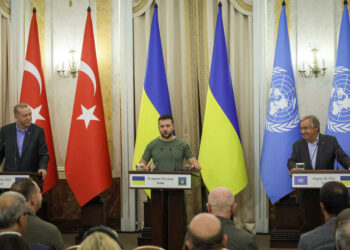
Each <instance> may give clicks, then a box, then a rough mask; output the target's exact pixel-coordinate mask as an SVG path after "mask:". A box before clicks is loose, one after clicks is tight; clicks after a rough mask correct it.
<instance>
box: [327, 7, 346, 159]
mask: <svg viewBox="0 0 350 250" xmlns="http://www.w3.org/2000/svg"><path fill="white" fill-rule="evenodd" d="M326 134H328V135H332V136H335V137H336V138H337V140H338V142H339V144H340V146H341V147H342V148H343V149H344V151H345V153H347V154H348V155H350V23H349V12H348V4H347V3H346V2H345V3H344V12H343V17H342V21H341V26H340V32H339V41H338V53H337V61H336V64H335V71H334V78H333V83H332V91H331V98H330V102H329V111H328V120H327V126H326Z"/></svg>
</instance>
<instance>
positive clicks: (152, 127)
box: [133, 4, 172, 169]
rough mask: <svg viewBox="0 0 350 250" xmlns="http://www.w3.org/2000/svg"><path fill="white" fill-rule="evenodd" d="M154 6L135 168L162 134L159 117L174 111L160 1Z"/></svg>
mask: <svg viewBox="0 0 350 250" xmlns="http://www.w3.org/2000/svg"><path fill="white" fill-rule="evenodd" d="M154 7H155V8H154V12H153V19H152V26H151V34H150V39H149V47H148V56H147V68H146V75H145V84H144V89H143V92H142V97H141V104H140V113H139V121H138V126H137V134H136V142H135V151H134V159H133V169H135V168H136V164H137V163H138V162H139V161H140V159H141V157H142V155H143V152H144V151H145V149H146V146H147V144H148V143H149V142H150V141H152V140H153V139H155V138H156V137H158V136H159V131H158V118H159V116H160V115H166V114H168V115H171V114H172V112H171V105H170V98H169V91H168V83H167V80H166V74H165V66H164V60H163V51H162V43H161V40H160V33H159V24H158V6H157V4H155V5H154Z"/></svg>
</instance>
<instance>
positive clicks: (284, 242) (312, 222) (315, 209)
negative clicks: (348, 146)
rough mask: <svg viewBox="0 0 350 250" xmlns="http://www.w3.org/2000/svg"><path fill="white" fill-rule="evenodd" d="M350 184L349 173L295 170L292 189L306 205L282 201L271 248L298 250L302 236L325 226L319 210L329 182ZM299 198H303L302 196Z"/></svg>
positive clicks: (286, 199) (275, 207)
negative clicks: (323, 190) (326, 184)
mask: <svg viewBox="0 0 350 250" xmlns="http://www.w3.org/2000/svg"><path fill="white" fill-rule="evenodd" d="M347 180H350V171H347V170H293V171H292V188H294V189H296V190H297V192H302V193H303V194H302V195H303V200H304V201H305V203H304V204H297V203H296V202H295V199H291V198H290V197H288V196H286V197H284V198H282V199H281V200H280V201H279V203H278V204H277V205H275V206H274V209H275V211H276V212H275V218H274V220H275V224H276V225H275V228H274V229H273V230H272V232H271V238H270V247H273V248H275V247H277V248H284V247H287V248H296V247H297V243H298V241H299V237H300V234H301V233H303V232H308V231H310V230H313V229H314V228H316V227H318V226H320V225H322V224H323V223H324V218H323V215H322V213H321V208H320V189H321V187H322V186H323V184H325V183H326V182H329V181H338V182H343V183H344V184H345V186H347V187H348V188H350V185H347V184H346V181H347ZM299 195H300V194H299Z"/></svg>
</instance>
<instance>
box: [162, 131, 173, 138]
mask: <svg viewBox="0 0 350 250" xmlns="http://www.w3.org/2000/svg"><path fill="white" fill-rule="evenodd" d="M160 135H161V136H162V137H163V138H164V139H169V138H170V137H171V136H172V135H173V133H172V132H171V133H169V134H168V135H164V134H163V133H162V134H160Z"/></svg>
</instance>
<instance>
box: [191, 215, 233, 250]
mask: <svg viewBox="0 0 350 250" xmlns="http://www.w3.org/2000/svg"><path fill="white" fill-rule="evenodd" d="M226 242H227V236H226V235H225V234H224V233H223V230H222V226H221V222H220V221H219V219H218V218H217V217H216V216H214V215H212V214H209V213H200V214H198V215H196V216H195V217H194V218H193V219H192V220H191V222H190V224H189V226H188V232H187V241H186V245H187V247H188V249H190V250H199V249H206V250H212V249H213V250H214V249H215V250H216V249H223V248H224V247H225V246H226Z"/></svg>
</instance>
